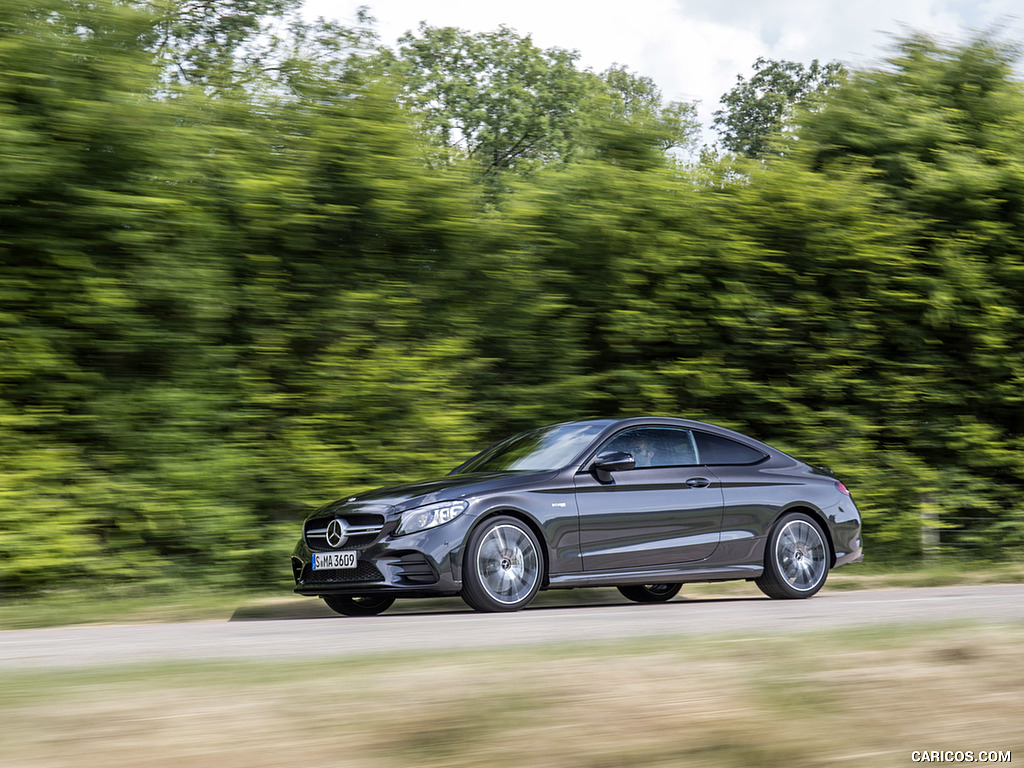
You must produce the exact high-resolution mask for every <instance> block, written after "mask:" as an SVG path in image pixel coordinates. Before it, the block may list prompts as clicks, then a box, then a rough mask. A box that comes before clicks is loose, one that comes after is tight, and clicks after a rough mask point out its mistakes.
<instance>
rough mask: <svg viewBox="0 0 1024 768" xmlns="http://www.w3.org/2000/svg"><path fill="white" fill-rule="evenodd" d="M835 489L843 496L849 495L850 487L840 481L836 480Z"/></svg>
mask: <svg viewBox="0 0 1024 768" xmlns="http://www.w3.org/2000/svg"><path fill="white" fill-rule="evenodd" d="M836 490H837V491H839V492H840V493H841V494H843V495H844V496H849V495H850V489H849V488H847V487H846V486H845V485H843V484H842V483H840V482H839V481H838V480H837V481H836Z"/></svg>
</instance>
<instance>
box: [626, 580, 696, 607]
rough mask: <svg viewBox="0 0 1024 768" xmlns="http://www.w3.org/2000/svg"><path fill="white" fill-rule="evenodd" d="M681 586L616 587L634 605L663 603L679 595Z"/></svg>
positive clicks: (630, 585) (639, 585)
mask: <svg viewBox="0 0 1024 768" xmlns="http://www.w3.org/2000/svg"><path fill="white" fill-rule="evenodd" d="M682 586H683V585H682V584H629V585H626V586H622V587H618V590H619V592H621V593H622V596H623V597H626V598H628V599H630V600H632V601H633V602H634V603H664V602H665V601H667V600H671V599H672V598H673V597H675V596H676V595H678V594H679V590H680V589H681V588H682Z"/></svg>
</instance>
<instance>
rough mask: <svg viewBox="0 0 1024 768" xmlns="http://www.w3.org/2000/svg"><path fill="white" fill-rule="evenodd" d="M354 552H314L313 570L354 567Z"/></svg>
mask: <svg viewBox="0 0 1024 768" xmlns="http://www.w3.org/2000/svg"><path fill="white" fill-rule="evenodd" d="M355 567H356V553H355V552H314V553H313V570H314V571H326V570H330V569H335V568H355Z"/></svg>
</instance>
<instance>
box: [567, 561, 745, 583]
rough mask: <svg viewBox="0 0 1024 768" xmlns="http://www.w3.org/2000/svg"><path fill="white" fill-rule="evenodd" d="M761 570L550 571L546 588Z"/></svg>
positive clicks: (722, 576) (739, 575) (727, 576)
mask: <svg viewBox="0 0 1024 768" xmlns="http://www.w3.org/2000/svg"><path fill="white" fill-rule="evenodd" d="M763 572H764V567H763V566H760V565H730V566H725V567H721V566H719V567H717V568H708V567H696V568H695V567H690V568H682V567H680V568H645V569H643V570H626V571H587V572H585V573H584V572H577V573H559V574H552V575H551V577H550V579H549V580H548V588H549V589H559V588H563V587H614V586H618V585H619V584H685V583H687V582H694V581H733V580H737V579H756V578H757V577H758V576H760V575H761V574H762V573H763Z"/></svg>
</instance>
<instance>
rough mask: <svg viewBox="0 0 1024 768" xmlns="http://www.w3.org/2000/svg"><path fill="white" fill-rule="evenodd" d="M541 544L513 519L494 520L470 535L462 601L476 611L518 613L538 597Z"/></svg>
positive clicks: (541, 571)
mask: <svg viewBox="0 0 1024 768" xmlns="http://www.w3.org/2000/svg"><path fill="white" fill-rule="evenodd" d="M543 562H544V561H543V558H542V556H541V553H540V543H539V542H538V541H537V537H536V536H535V535H534V534H533V531H531V530H530V529H529V528H528V527H527V526H526V525H525V524H524V523H522V522H520V521H519V520H516V519H515V518H514V517H504V516H502V517H495V518H493V519H491V520H488V521H487V522H485V523H484V524H483V525H481V526H479V527H478V528H477V529H476V530H474V531H473V533H472V534H470V536H469V541H468V542H467V544H466V559H465V561H464V562H463V567H462V599H463V600H465V601H466V604H467V605H469V607H470V608H472V609H473V610H476V611H485V612H493V611H518V610H519V609H520V608H525V607H526V606H527V605H528V604H529V603H530V601H531V600H533V598H534V597H535V596H536V595H537V591H538V590H539V589H540V583H541V578H542V576H543V570H544V567H543Z"/></svg>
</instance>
